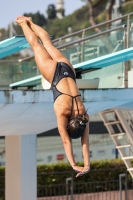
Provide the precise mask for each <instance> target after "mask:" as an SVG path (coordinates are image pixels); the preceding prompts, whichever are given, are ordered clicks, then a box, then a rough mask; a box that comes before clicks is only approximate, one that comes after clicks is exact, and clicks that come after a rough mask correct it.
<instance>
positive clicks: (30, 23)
mask: <svg viewBox="0 0 133 200" xmlns="http://www.w3.org/2000/svg"><path fill="white" fill-rule="evenodd" d="M23 17H24V18H25V19H26V20H27V24H28V26H29V27H30V28H31V25H32V23H33V22H32V18H31V17H26V16H23ZM31 29H32V28H31Z"/></svg>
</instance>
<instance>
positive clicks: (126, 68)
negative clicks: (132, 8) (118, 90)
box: [124, 15, 130, 88]
mask: <svg viewBox="0 0 133 200" xmlns="http://www.w3.org/2000/svg"><path fill="white" fill-rule="evenodd" d="M124 45H125V49H127V48H129V47H130V15H128V16H127V28H126V31H125V33H124ZM129 70H130V61H125V62H124V87H125V88H128V71H129Z"/></svg>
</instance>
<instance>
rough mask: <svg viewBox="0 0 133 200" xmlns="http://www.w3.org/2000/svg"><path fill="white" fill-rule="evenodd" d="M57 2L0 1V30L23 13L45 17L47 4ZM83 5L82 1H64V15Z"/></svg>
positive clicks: (32, 0)
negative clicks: (38, 14) (37, 13)
mask: <svg viewBox="0 0 133 200" xmlns="http://www.w3.org/2000/svg"><path fill="white" fill-rule="evenodd" d="M56 1H57V0H0V28H7V26H8V24H9V23H10V22H12V21H14V19H15V18H16V17H17V16H20V15H23V14H24V13H30V12H31V13H36V12H37V11H39V12H40V13H41V14H44V15H45V17H47V14H46V10H47V8H48V5H49V4H54V5H56ZM84 5H85V2H83V1H82V0H64V7H65V15H69V14H72V13H73V12H74V11H75V10H77V9H79V8H81V7H82V6H84Z"/></svg>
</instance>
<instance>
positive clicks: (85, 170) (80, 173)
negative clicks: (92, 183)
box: [76, 166, 90, 178]
mask: <svg viewBox="0 0 133 200" xmlns="http://www.w3.org/2000/svg"><path fill="white" fill-rule="evenodd" d="M89 170H90V167H89V166H85V167H83V170H82V171H80V172H79V173H77V175H76V178H77V177H79V176H83V175H84V174H86V173H88V172H89Z"/></svg>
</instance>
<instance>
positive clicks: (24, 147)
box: [5, 135, 37, 200]
mask: <svg viewBox="0 0 133 200" xmlns="http://www.w3.org/2000/svg"><path fill="white" fill-rule="evenodd" d="M5 142H6V185H5V186H6V192H5V194H6V195H5V196H6V200H11V199H13V200H36V199H37V172H36V171H37V170H36V135H22V136H6V141H5Z"/></svg>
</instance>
